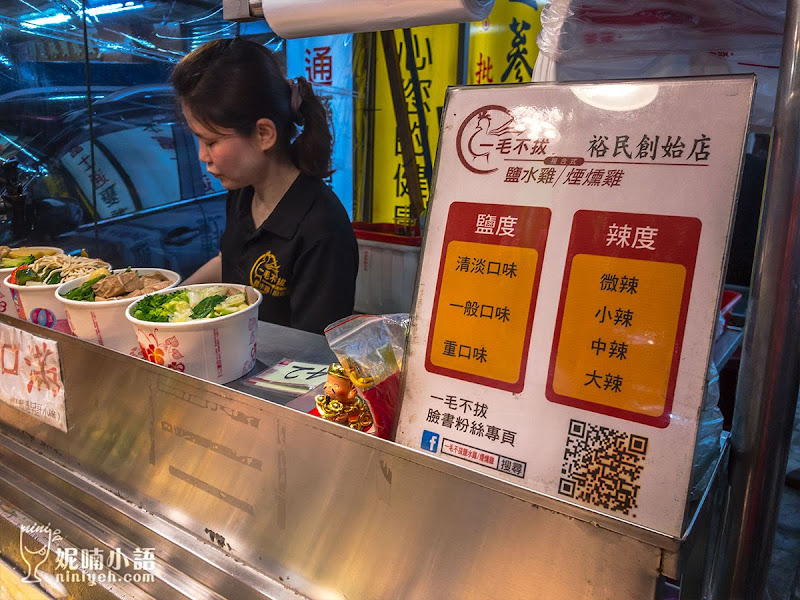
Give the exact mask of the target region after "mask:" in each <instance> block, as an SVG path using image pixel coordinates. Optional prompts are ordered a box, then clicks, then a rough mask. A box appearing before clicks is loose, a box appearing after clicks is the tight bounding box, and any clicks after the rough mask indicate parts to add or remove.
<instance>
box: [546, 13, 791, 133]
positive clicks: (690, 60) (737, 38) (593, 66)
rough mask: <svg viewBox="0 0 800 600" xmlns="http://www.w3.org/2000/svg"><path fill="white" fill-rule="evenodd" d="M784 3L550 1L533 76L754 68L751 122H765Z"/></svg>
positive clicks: (749, 70)
mask: <svg viewBox="0 0 800 600" xmlns="http://www.w3.org/2000/svg"><path fill="white" fill-rule="evenodd" d="M785 8H786V7H785V3H782V2H777V1H776V0H767V1H764V0H761V1H759V2H745V1H744V0H714V1H712V0H703V1H702V2H691V3H690V2H683V1H682V2H655V1H648V2H638V3H633V2H618V1H611V0H600V1H598V2H589V1H588V0H553V2H551V3H550V4H549V5H548V6H546V7H545V8H544V9H543V10H542V30H541V33H540V34H539V37H538V40H537V41H538V45H539V50H540V53H539V56H538V57H537V60H536V65H535V67H534V81H579V80H584V81H585V80H597V79H636V78H643V77H683V76H701V75H725V74H735V73H755V74H756V78H757V82H758V84H757V86H756V95H755V101H754V105H753V115H752V118H751V122H752V124H754V125H758V126H761V127H765V128H766V127H770V126H771V124H772V119H773V112H774V108H775V94H776V90H777V85H778V66H779V63H780V52H781V41H782V34H783V23H784V19H785Z"/></svg>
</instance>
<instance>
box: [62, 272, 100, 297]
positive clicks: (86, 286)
mask: <svg viewBox="0 0 800 600" xmlns="http://www.w3.org/2000/svg"><path fill="white" fill-rule="evenodd" d="M105 278H106V275H98V276H97V277H93V278H92V279H89V280H88V281H86V282H85V283H83V284H82V285H80V286H78V287H76V288H74V289H71V290H70V291H68V292H67V293H66V294H61V295H62V296H64V298H66V299H67V300H78V301H82V302H94V290H93V289H92V286H93V285H94V284H95V283H97V282H98V281H100V280H101V279H105Z"/></svg>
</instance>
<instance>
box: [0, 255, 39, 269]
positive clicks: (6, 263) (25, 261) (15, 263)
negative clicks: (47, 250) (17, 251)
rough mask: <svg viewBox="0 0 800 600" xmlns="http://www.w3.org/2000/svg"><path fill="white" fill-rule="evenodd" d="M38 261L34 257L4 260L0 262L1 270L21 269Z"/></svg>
mask: <svg viewBox="0 0 800 600" xmlns="http://www.w3.org/2000/svg"><path fill="white" fill-rule="evenodd" d="M35 260H36V259H35V258H34V257H33V256H20V257H19V258H10V257H9V258H4V259H2V260H0V269H10V268H11V267H21V266H22V265H29V264H31V263H32V262H33V261H35Z"/></svg>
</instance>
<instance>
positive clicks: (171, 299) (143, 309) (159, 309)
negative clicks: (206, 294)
mask: <svg viewBox="0 0 800 600" xmlns="http://www.w3.org/2000/svg"><path fill="white" fill-rule="evenodd" d="M182 302H185V303H186V304H188V303H189V297H188V296H187V295H186V290H179V291H177V292H172V293H169V294H151V295H150V296H145V297H144V298H142V299H141V300H139V302H137V303H136V306H135V307H134V309H133V311H132V314H133V316H134V317H135V318H137V319H139V320H141V321H155V322H157V323H166V322H168V321H169V318H170V316H171V315H172V312H173V311H174V309H175V306H176V305H177V304H179V303H182Z"/></svg>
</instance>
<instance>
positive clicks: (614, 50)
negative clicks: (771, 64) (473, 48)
mask: <svg viewBox="0 0 800 600" xmlns="http://www.w3.org/2000/svg"><path fill="white" fill-rule="evenodd" d="M785 14H786V3H785V2H779V1H778V0H758V1H747V0H692V1H690V0H660V1H658V0H647V1H644V2H621V1H619V0H552V2H550V3H549V4H548V5H547V6H545V7H544V8H543V9H542V31H541V33H540V34H539V38H538V45H539V51H540V52H543V53H544V54H546V55H548V56H550V57H551V58H553V59H554V60H558V61H563V60H567V61H573V60H581V59H585V58H591V57H595V58H596V57H600V58H602V59H605V58H609V57H613V56H631V55H636V56H645V55H652V54H674V53H684V52H696V51H703V50H704V51H736V50H742V51H746V50H751V49H752V48H760V49H761V50H765V49H767V48H768V47H769V46H774V49H775V50H776V51H777V52H780V45H781V37H782V34H783V23H784V19H785Z"/></svg>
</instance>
